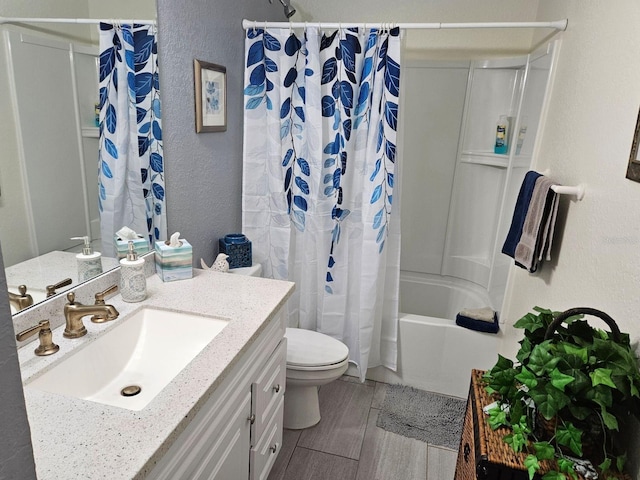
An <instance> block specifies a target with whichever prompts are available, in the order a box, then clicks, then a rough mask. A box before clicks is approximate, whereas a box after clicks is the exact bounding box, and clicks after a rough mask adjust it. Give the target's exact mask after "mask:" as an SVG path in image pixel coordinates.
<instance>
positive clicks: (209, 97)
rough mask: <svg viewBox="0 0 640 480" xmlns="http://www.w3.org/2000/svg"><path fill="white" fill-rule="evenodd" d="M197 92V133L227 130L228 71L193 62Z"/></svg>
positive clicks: (209, 64) (223, 68)
mask: <svg viewBox="0 0 640 480" xmlns="http://www.w3.org/2000/svg"><path fill="white" fill-rule="evenodd" d="M193 67H194V78H195V87H196V88H195V90H196V99H195V100H196V133H201V132H224V131H225V130H226V129H227V69H226V68H225V67H223V66H221V65H216V64H214V63H208V62H203V61H201V60H194V61H193Z"/></svg>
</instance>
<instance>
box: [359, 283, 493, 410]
mask: <svg viewBox="0 0 640 480" xmlns="http://www.w3.org/2000/svg"><path fill="white" fill-rule="evenodd" d="M485 306H491V300H490V298H489V295H488V294H487V292H486V290H485V289H483V288H482V287H480V286H479V285H475V284H474V283H472V282H466V281H464V280H460V279H457V278H453V277H441V276H439V275H424V274H413V273H406V272H404V273H402V274H401V275H400V308H401V311H402V313H400V315H399V318H398V331H399V345H400V348H399V349H398V371H397V372H392V371H390V370H388V369H385V368H380V367H378V368H374V369H370V370H369V371H368V372H367V378H369V379H372V380H377V381H382V382H387V383H401V384H403V385H410V386H412V387H415V388H420V389H422V390H427V391H430V392H437V393H442V394H444V395H451V396H454V397H461V398H464V397H466V396H467V393H468V390H469V375H470V373H471V370H472V369H474V368H475V369H488V368H490V367H491V366H492V365H493V364H495V362H496V359H497V351H498V347H499V345H500V342H501V341H502V332H498V333H497V334H492V333H483V332H476V331H473V330H468V329H466V328H463V327H460V326H458V325H456V324H455V317H456V314H457V313H458V312H459V311H460V310H462V309H463V308H480V307H485Z"/></svg>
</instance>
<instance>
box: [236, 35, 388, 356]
mask: <svg viewBox="0 0 640 480" xmlns="http://www.w3.org/2000/svg"><path fill="white" fill-rule="evenodd" d="M399 35H400V32H399V29H397V28H395V29H392V30H390V31H384V32H381V31H379V30H376V29H370V30H358V29H340V30H336V31H334V32H331V33H327V34H323V33H321V32H319V31H318V29H317V28H313V27H311V28H307V29H305V30H304V32H303V34H300V33H298V32H296V31H292V30H287V29H269V30H268V31H265V30H263V29H259V28H253V29H249V30H248V31H247V37H246V44H245V47H246V50H245V52H246V57H245V60H246V63H245V67H246V68H245V87H244V95H245V103H244V105H245V123H244V128H245V130H244V132H245V135H244V174H243V175H244V178H243V231H244V233H245V234H247V235H248V236H249V238H251V239H252V241H253V242H254V243H253V245H254V258H255V259H257V260H258V261H259V262H261V263H262V264H263V267H264V271H265V274H266V275H267V276H273V277H274V278H281V279H289V280H294V281H296V283H297V284H298V288H297V291H296V294H295V295H296V297H297V298H298V297H299V299H300V300H299V302H297V301H296V300H294V301H292V302H290V305H292V304H296V303H298V305H296V306H294V307H292V308H293V309H294V310H296V312H295V313H294V315H296V316H299V323H300V325H301V326H303V327H304V328H312V329H317V330H319V331H320V330H322V331H324V333H330V334H333V336H335V337H336V338H339V339H341V340H343V341H345V343H347V344H348V346H349V348H350V351H351V357H352V359H355V360H354V361H356V362H357V363H358V364H359V365H360V366H363V365H364V366H366V365H367V361H368V356H369V346H368V345H367V343H368V341H367V340H366V337H370V336H371V335H372V334H370V333H371V332H369V333H364V334H363V333H359V332H357V331H356V330H350V329H351V327H350V326H345V325H341V326H339V325H338V323H339V322H338V321H336V322H335V323H333V320H328V319H332V318H338V317H340V318H343V317H345V316H348V315H350V312H351V311H354V312H355V311H356V310H357V311H358V313H356V314H355V316H356V317H361V318H359V319H355V322H356V323H358V322H359V323H360V324H362V325H364V324H367V322H373V321H374V317H378V316H379V315H380V313H379V312H377V311H376V309H377V308H378V307H379V305H378V304H379V303H380V302H378V301H377V300H376V298H375V296H374V297H373V298H361V299H360V300H357V302H364V303H363V305H362V308H360V307H356V306H355V303H356V301H352V300H351V299H350V298H357V297H358V295H359V294H357V295H351V292H352V291H356V290H357V289H359V288H360V287H359V286H358V284H359V283H363V284H364V283H365V281H364V280H363V277H364V276H366V277H372V279H371V280H369V279H367V281H370V282H371V284H370V285H368V286H364V285H363V286H362V288H363V289H364V290H366V291H372V292H376V291H378V293H380V289H382V288H384V275H383V276H382V278H379V276H378V277H376V275H375V274H373V271H379V270H381V269H382V265H384V264H385V262H386V261H387V260H386V259H387V254H386V249H385V245H386V242H387V239H388V237H389V235H390V222H391V212H392V200H393V188H394V181H393V179H394V169H395V160H396V131H397V126H398V122H397V120H398V104H399V85H400V82H399V80H400V58H399V53H400V42H399ZM390 42H392V46H391V47H390ZM396 222H397V220H396ZM398 251H399V250H398ZM390 255H391V256H394V257H395V255H396V251H395V250H394V252H392V253H391V254H390ZM356 257H357V259H356V260H354V258H356ZM365 264H366V265H365ZM354 265H358V266H354ZM358 268H360V269H361V270H358ZM365 270H367V271H370V272H368V273H366V274H365V273H364V271H365ZM369 273H371V275H370V274H369ZM394 275H395V273H394ZM389 283H393V281H391V282H389ZM352 302H353V303H354V304H353V305H351V303H352ZM391 310H392V311H393V308H391ZM395 312H396V313H394V315H397V304H396V308H395ZM365 317H366V318H365ZM292 323H295V322H292ZM365 330H366V329H365ZM392 335H395V330H393V333H392V334H391V335H390V336H392ZM388 363H392V364H395V357H394V358H393V360H390V361H389V362H388ZM385 364H386V363H385Z"/></svg>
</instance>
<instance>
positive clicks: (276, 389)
mask: <svg viewBox="0 0 640 480" xmlns="http://www.w3.org/2000/svg"><path fill="white" fill-rule="evenodd" d="M273 391H274V392H276V393H278V392H279V391H280V384H277V385H276V386H275V387H273Z"/></svg>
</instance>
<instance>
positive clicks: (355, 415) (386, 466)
mask: <svg viewBox="0 0 640 480" xmlns="http://www.w3.org/2000/svg"><path fill="white" fill-rule="evenodd" d="M384 393H385V384H384V383H379V382H373V381H369V380H367V381H366V382H365V383H364V384H362V383H360V381H359V380H358V379H356V378H353V377H347V376H343V377H342V378H341V379H340V380H338V381H335V382H332V383H330V384H328V385H324V386H322V387H321V388H320V393H319V396H320V415H321V416H322V420H321V421H320V423H319V424H318V425H316V426H314V427H311V428H308V429H305V430H285V431H284V436H283V445H282V449H281V450H280V453H279V455H278V459H277V460H276V463H275V465H274V466H273V469H272V470H271V474H270V475H269V478H268V480H453V476H454V472H455V466H456V456H457V452H456V451H454V450H450V449H447V448H440V447H435V446H432V445H427V444H426V443H424V442H420V441H418V440H414V439H411V438H407V437H403V436H401V435H396V434H395V433H391V432H387V431H386V430H383V429H382V428H379V427H377V426H376V420H377V418H378V413H379V412H380V408H381V407H382V402H383V401H384Z"/></svg>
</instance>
